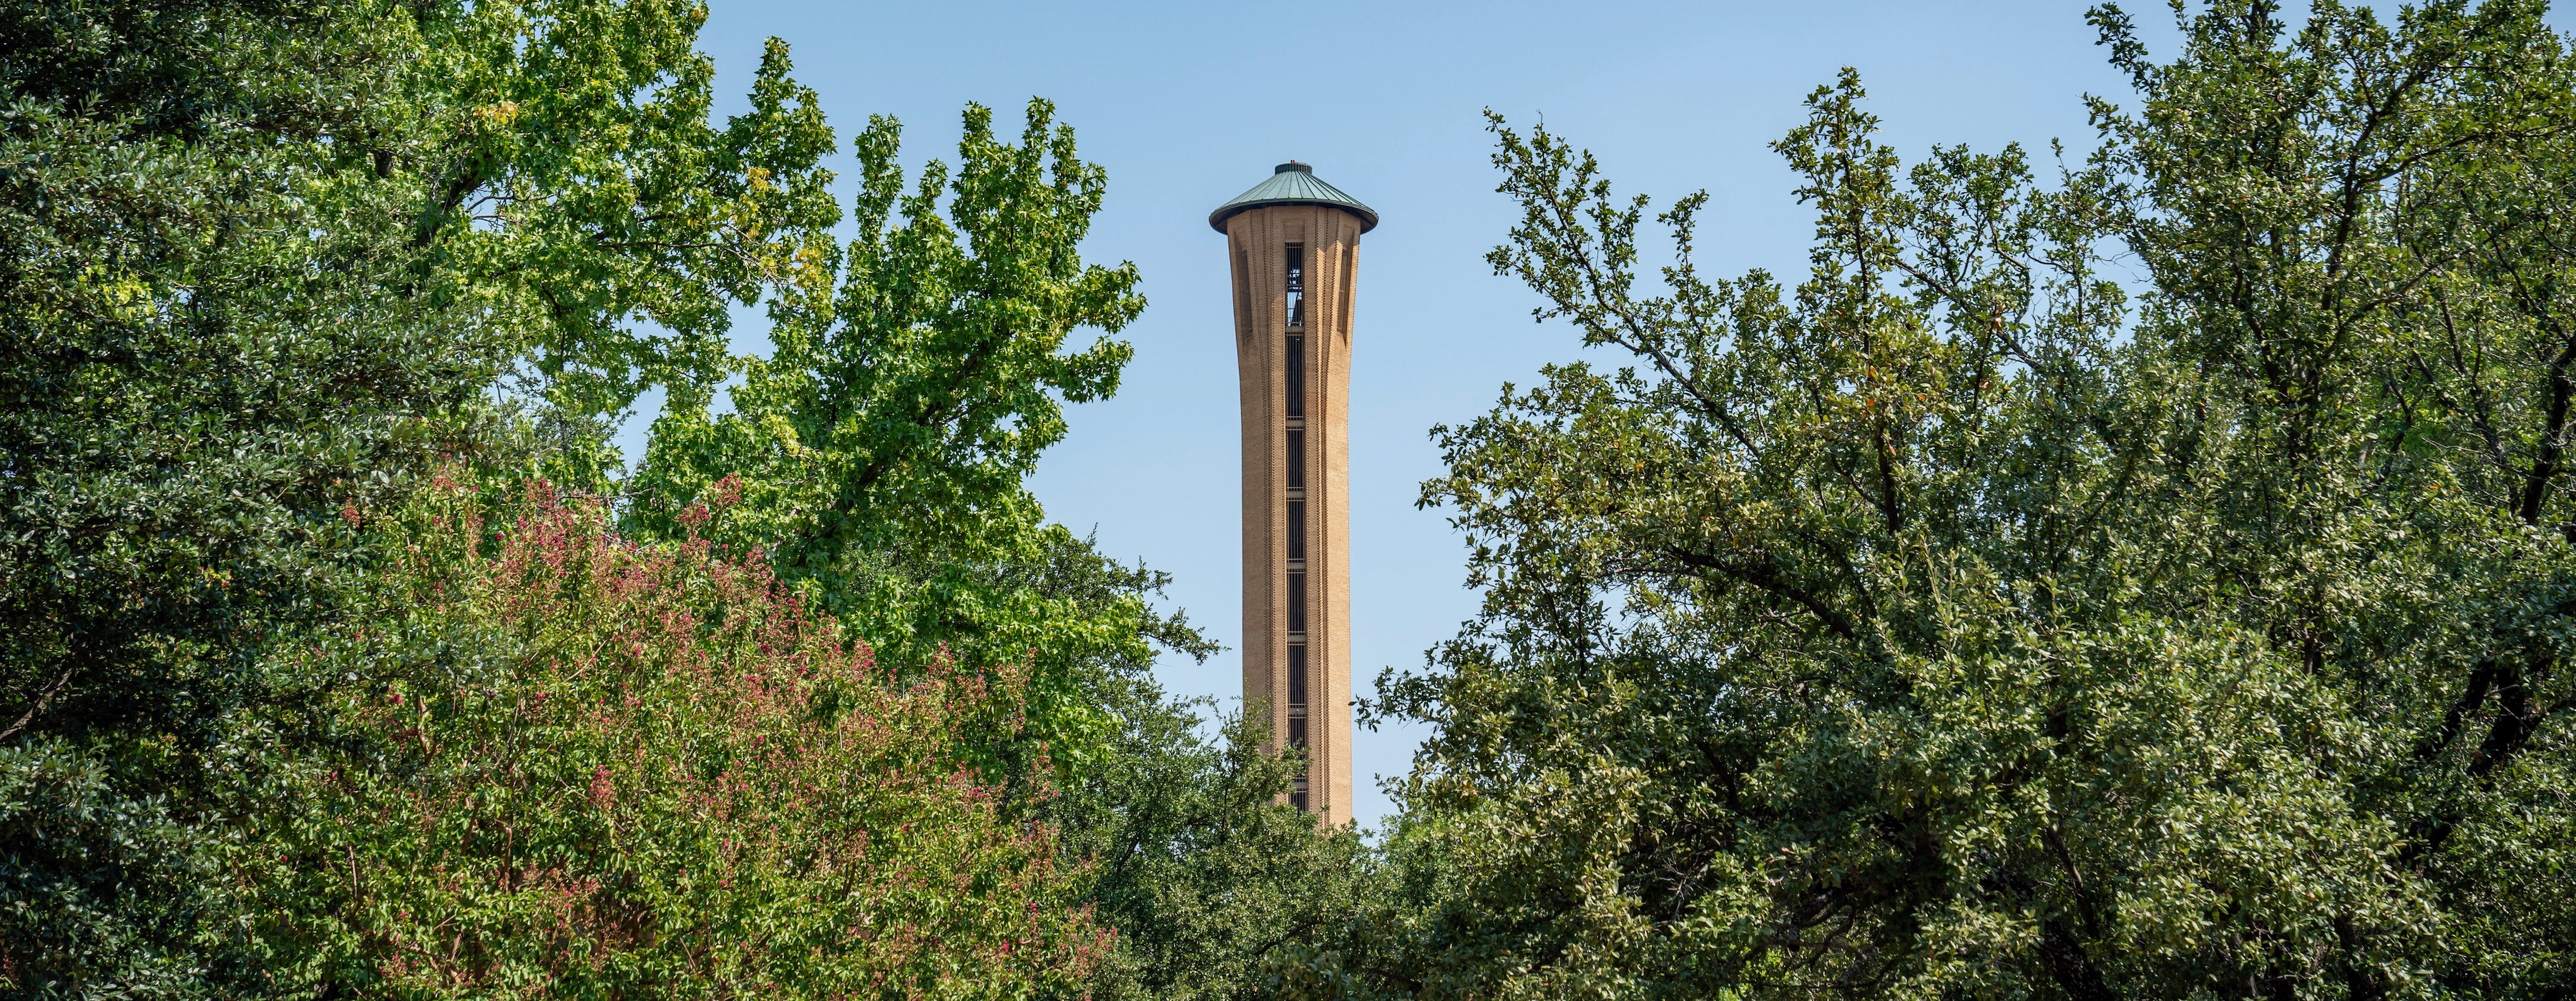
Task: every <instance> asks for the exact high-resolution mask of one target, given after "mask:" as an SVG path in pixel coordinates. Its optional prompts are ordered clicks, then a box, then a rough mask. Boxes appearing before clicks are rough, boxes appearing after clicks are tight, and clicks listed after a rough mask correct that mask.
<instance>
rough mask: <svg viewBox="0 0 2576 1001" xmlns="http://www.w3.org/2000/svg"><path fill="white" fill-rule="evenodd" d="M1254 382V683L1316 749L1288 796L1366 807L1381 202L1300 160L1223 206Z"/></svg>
mask: <svg viewBox="0 0 2576 1001" xmlns="http://www.w3.org/2000/svg"><path fill="white" fill-rule="evenodd" d="M1208 225H1210V226H1213V227H1215V228H1216V230H1217V232H1220V233H1224V234H1225V237H1226V240H1225V243H1226V257H1227V259H1228V261H1229V263H1230V264H1231V266H1232V268H1233V271H1234V350H1235V359H1236V368H1237V372H1238V373H1239V375H1240V377H1241V380H1242V389H1243V697H1244V702H1245V704H1246V705H1247V706H1248V707H1249V706H1254V705H1258V706H1260V707H1263V708H1264V709H1265V710H1266V711H1267V712H1268V713H1269V716H1270V739H1271V741H1272V746H1274V747H1276V746H1278V745H1279V744H1280V743H1283V742H1284V743H1286V744H1288V745H1289V746H1294V747H1303V748H1305V749H1306V760H1307V769H1306V773H1305V774H1304V775H1302V776H1300V777H1299V778H1298V779H1297V785H1296V791H1294V792H1292V793H1290V794H1289V800H1290V802H1292V803H1295V804H1296V805H1297V808H1298V809H1301V810H1307V811H1310V812H1313V813H1315V814H1316V815H1317V816H1318V817H1319V818H1320V819H1322V820H1323V821H1324V822H1326V823H1331V824H1341V823H1346V822H1348V821H1349V820H1350V819H1351V624H1350V619H1351V615H1350V612H1351V568H1350V554H1351V544H1350V524H1351V519H1350V496H1351V492H1350V486H1349V482H1348V478H1349V477H1348V474H1349V472H1350V439H1351V434H1350V424H1349V421H1348V419H1347V418H1348V407H1349V401H1350V387H1351V377H1350V371H1351V370H1350V353H1351V294H1352V291H1353V287H1354V285H1355V284H1356V283H1357V280H1358V277H1359V270H1358V268H1359V248H1360V234H1362V233H1365V232H1368V231H1369V230H1371V229H1375V228H1376V227H1377V213H1376V212H1374V211H1372V210H1370V208H1369V207H1368V206H1366V205H1362V204H1360V203H1359V200H1358V199H1355V198H1352V197H1351V196H1349V195H1346V194H1343V193H1342V192H1341V189H1339V188H1335V187H1333V186H1332V185H1330V184H1326V183H1324V182H1323V181H1321V180H1317V179H1316V177H1315V174H1314V171H1313V169H1312V168H1309V167H1308V166H1306V165H1305V164H1302V163H1297V162H1295V161H1290V162H1288V163H1283V164H1280V165H1279V168H1278V169H1277V170H1276V171H1275V172H1273V173H1272V174H1271V175H1270V179H1269V180H1267V181H1263V182H1261V183H1260V184H1258V185H1255V186H1254V187H1253V189H1252V190H1250V191H1246V192H1244V193H1243V194H1241V195H1238V196H1236V197H1235V198H1234V200H1233V201H1229V202H1227V203H1225V204H1224V205H1220V206H1218V207H1217V210H1216V211H1215V212H1213V213H1210V214H1209V215H1208Z"/></svg>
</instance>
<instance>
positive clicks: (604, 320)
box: [0, 0, 832, 996]
mask: <svg viewBox="0 0 2576 1001" xmlns="http://www.w3.org/2000/svg"><path fill="white" fill-rule="evenodd" d="M703 16H704V12H703V9H702V8H700V7H698V6H695V5H691V4H668V3H656V2H645V0H638V2H633V3H615V2H606V0H566V2H561V3H553V2H541V3H531V4H522V5H511V4H480V3H478V4H465V3H426V4H389V3H374V2H364V0H360V2H339V3H326V4H276V3H268V2H260V0H253V2H227V0H203V2H179V3H159V2H154V3H116V2H109V3H80V4H69V5H66V4H58V3H9V4H4V5H0V49H5V51H6V52H7V53H8V56H7V58H5V59H0V78H5V79H6V81H7V88H8V90H7V96H6V99H5V100H6V103H5V105H0V165H5V168H0V398H5V399H7V400H9V401H10V403H9V406H8V407H7V408H5V412H0V463H5V464H6V465H5V467H0V468H5V473H0V649H5V650H6V652H7V653H6V656H5V657H0V767H5V768H6V769H9V774H8V777H7V778H6V779H0V788H5V789H7V790H8V792H7V793H6V794H5V796H0V855H5V856H6V857H8V858H9V859H11V860H12V861H11V862H10V863H9V864H8V865H7V866H6V868H5V869H0V977H5V978H6V980H7V982H8V983H9V984H10V985H11V986H12V988H13V989H23V990H40V991H43V992H46V993H50V994H55V995H63V996H90V995H99V994H111V993H120V992H144V993H186V992H190V991H194V990H198V989H201V988H205V989H214V988H217V987H220V986H222V985H224V984H227V983H235V984H237V983H242V982H246V981H243V980H242V978H244V977H248V976H251V973H250V972H249V971H250V964H251V961H250V960H249V959H247V958H245V954H244V953H242V952H240V951H239V950H240V949H242V948H246V946H244V944H243V941H242V939H241V936H240V935H238V934H237V933H235V932H233V931H228V930H227V929H231V928H234V927H236V926H237V925H238V922H237V921H234V920H233V919H232V918H231V916H230V912H229V911H228V910H227V908H229V907H231V906H233V905H232V904H229V903H227V902H226V901H227V899H228V898H227V897H226V894H225V893H224V892H223V891H222V889H221V884H220V882H219V881H211V882H210V881H208V880H205V879H203V878H202V875H203V873H204V872H206V871H209V870H208V866H209V865H210V864H211V863H210V862H209V861H208V860H207V858H206V857H205V856H204V855H203V853H204V852H206V851H213V850H215V847H216V846H217V845H218V844H219V843H220V842H222V841H223V840H224V839H225V838H226V837H229V835H226V834H224V833H223V832H224V831H225V830H226V829H227V828H226V825H227V824H228V823H229V821H226V820H225V819H223V818H224V817H225V816H227V810H228V809H230V807H229V806H228V803H230V802H232V801H233V796H234V794H235V793H237V792H239V790H241V789H242V788H244V787H243V786H242V785H241V783H242V782H244V781H247V780H246V779H244V776H248V775H252V774H254V773H257V772H259V771H261V770H262V769H264V768H266V767H267V765H268V763H269V757H270V751H269V750H268V749H266V748H265V747H264V746H263V745H255V744H245V743H243V742H241V741H239V740H236V739H235V738H236V737H237V736H239V735H240V734H242V733H243V732H245V731H244V729H243V727H244V726H245V725H246V723H245V720H247V719H249V718H251V717H253V716H258V715H261V714H271V715H276V716H280V717H285V718H292V717H294V716H296V715H297V709H296V708H295V707H296V706H298V705H300V704H303V701H304V700H309V699H310V698H312V697H315V696H316V695H317V690H316V687H315V684H316V682H317V681H318V679H308V678H301V677H293V676H281V675H279V674H277V673H276V672H275V671H274V670H272V669H271V668H270V667H269V666H266V665H270V664H271V663H272V662H271V661H269V660H267V659H266V658H265V657H264V654H265V653H266V651H268V650H269V649H270V648H271V647H273V646H274V645H275V644H276V643H277V642H278V641H279V640H280V638H281V637H284V636H288V635H291V634H293V633H295V632H297V631H299V630H303V629H309V628H314V627H316V626H317V625H319V624H322V623H327V622H329V621H332V620H333V619H335V618H336V617H338V616H339V615H341V614H343V612H344V611H345V609H344V608H343V605H342V597H343V595H344V593H345V592H346V590H347V587H348V585H349V582H351V581H352V580H354V579H356V578H355V575H356V574H358V573H359V572H361V571H362V570H363V567H364V566H365V564H366V563H367V562H368V561H369V559H370V556H371V554H370V551H369V549H368V548H367V547H365V546H363V545H360V544H359V541H360V540H359V539H358V538H357V536H356V535H355V534H354V533H353V532H352V531H351V530H350V529H349V527H348V526H347V524H346V523H345V522H344V520H343V519H342V518H341V517H340V514H341V512H342V511H344V510H354V509H358V508H373V507H379V506H382V505H384V504H387V503H390V502H392V501H393V500H395V499H397V498H398V497H399V495H400V494H401V493H402V492H403V491H405V490H408V489H410V488H411V485H412V484H413V483H414V482H415V481H416V480H417V474H418V472H419V470H421V469H422V468H424V465H425V463H426V462H427V461H428V459H429V458H430V456H431V455H432V454H433V453H436V452H439V451H453V450H459V449H464V448H467V447H469V446H470V445H471V442H472V440H473V437H474V434H475V433H476V432H475V430H474V428H473V424H474V423H475V420H476V417H475V415H477V414H481V413H487V412H488V409H489V408H488V407H486V406H484V405H482V404H480V403H478V401H479V400H481V399H483V397H481V396H480V395H478V394H479V392H480V391H483V390H486V389H489V388H491V387H493V386H494V380H495V378H496V376H497V375H498V374H500V373H503V372H507V371H511V370H517V371H521V372H523V373H525V374H526V375H527V376H528V377H529V379H530V380H531V381H528V382H526V383H524V391H525V393H526V394H527V395H530V396H533V397H535V398H539V399H544V400H550V401H552V404H551V406H550V408H549V409H548V411H547V412H548V413H549V414H550V415H551V416H552V420H553V422H554V423H555V424H556V425H557V426H560V427H569V428H575V429H583V428H587V429H591V430H590V431H589V432H587V433H585V434H581V435H575V436H573V437H572V438H570V439H568V440H567V444H568V446H569V447H567V448H565V449H560V450H557V451H555V452H553V453H550V454H553V455H554V456H556V458H554V459H552V460H550V462H552V464H553V465H555V466H556V467H558V468H559V470H560V471H563V472H567V473H571V474H575V475H576V477H577V478H578V476H580V475H583V474H585V472H587V473H588V474H590V475H594V476H595V473H596V471H597V470H598V469H600V468H602V467H603V465H604V464H605V461H606V455H605V453H604V451H603V448H604V446H602V445H600V444H599V442H600V441H601V439H600V437H599V436H598V434H597V433H596V428H597V427H598V425H599V422H600V421H601V419H603V418H604V417H606V416H610V415H613V414H614V413H615V412H617V411H618V410H620V409H622V408H623V407H625V406H626V405H627V402H628V401H629V400H631V399H632V397H633V395H634V393H635V392H637V391H639V390H640V388H641V386H643V385H645V384H648V383H652V382H666V383H678V384H688V385H694V384H696V383H698V382H712V381H713V380H715V379H717V378H720V377H721V374H722V366H721V364H719V362H720V361H721V351H718V350H715V349H713V348H711V347H709V345H720V344H721V343H722V341H723V339H722V337H721V334H722V322H723V318H724V311H723V308H722V306H723V304H724V303H726V302H730V301H740V300H741V299H743V298H746V297H747V296H749V295H750V294H751V292H752V291H753V290H754V289H755V288H756V287H757V286H758V285H759V284H760V283H764V282H773V281H790V280H792V279H793V277H794V275H795V274H796V272H795V270H794V267H793V265H794V263H795V261H796V260H798V259H799V256H800V255H806V256H810V252H811V246H812V243H813V239H814V238H815V236H816V234H818V233H819V232H820V230H821V228H822V227H825V226H828V225H829V224H830V222H831V210H832V203H831V202H830V200H829V199H828V198H827V197H822V195H821V192H822V185H823V184H824V183H825V182H827V181H828V180H829V175H828V174H827V173H824V172H822V171H820V170H819V168H818V167H817V166H816V164H817V163H818V162H819V158H820V157H821V155H823V154H824V153H826V152H828V151H829V149H830V142H829V134H828V132H825V131H822V130H821V121H820V117H819V113H818V112H816V111H815V110H814V109H813V108H812V105H811V101H810V99H809V98H810V95H808V94H806V93H805V92H803V91H802V90H801V89H799V88H797V87H795V86H794V85H793V84H792V83H790V82H788V81H787V79H786V77H785V72H786V62H785V57H784V51H783V49H778V48H773V50H772V52H771V54H770V58H769V60H768V61H767V63H766V64H765V65H764V68H763V70H762V73H761V75H760V78H759V81H758V83H757V84H756V85H755V87H754V92H753V102H752V103H753V109H752V111H751V112H749V113H748V114H746V115H743V116H740V117H737V118H735V119H734V120H732V121H731V122H729V123H728V124H727V125H726V127H724V128H722V129H717V128H714V127H712V126H710V125H709V124H707V121H706V113H707V107H708V104H709V100H708V91H707V84H708V81H709V78H710V76H711V71H710V69H709V65H708V63H707V61H706V60H705V58H704V57H703V56H700V55H698V54H696V53H695V52H694V51H692V50H691V48H690V46H689V42H690V39H691V38H692V37H693V36H694V33H695V31H696V28H697V25H698V24H699V23H700V22H701V21H702V20H703ZM142 845H150V846H154V847H152V848H150V849H149V850H145V849H142V848H139V847H137V846H142ZM155 888H174V889H175V890H176V891H177V892H170V893H162V892H157V890H156V889H155Z"/></svg>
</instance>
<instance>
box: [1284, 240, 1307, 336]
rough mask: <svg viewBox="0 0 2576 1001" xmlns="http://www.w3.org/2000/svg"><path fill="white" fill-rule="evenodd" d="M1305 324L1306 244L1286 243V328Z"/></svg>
mask: <svg viewBox="0 0 2576 1001" xmlns="http://www.w3.org/2000/svg"><path fill="white" fill-rule="evenodd" d="M1305 325H1306V245H1305V244H1302V243H1292V244H1289V245H1288V329H1290V330H1297V329H1300V328H1303V327H1304V326H1305Z"/></svg>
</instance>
